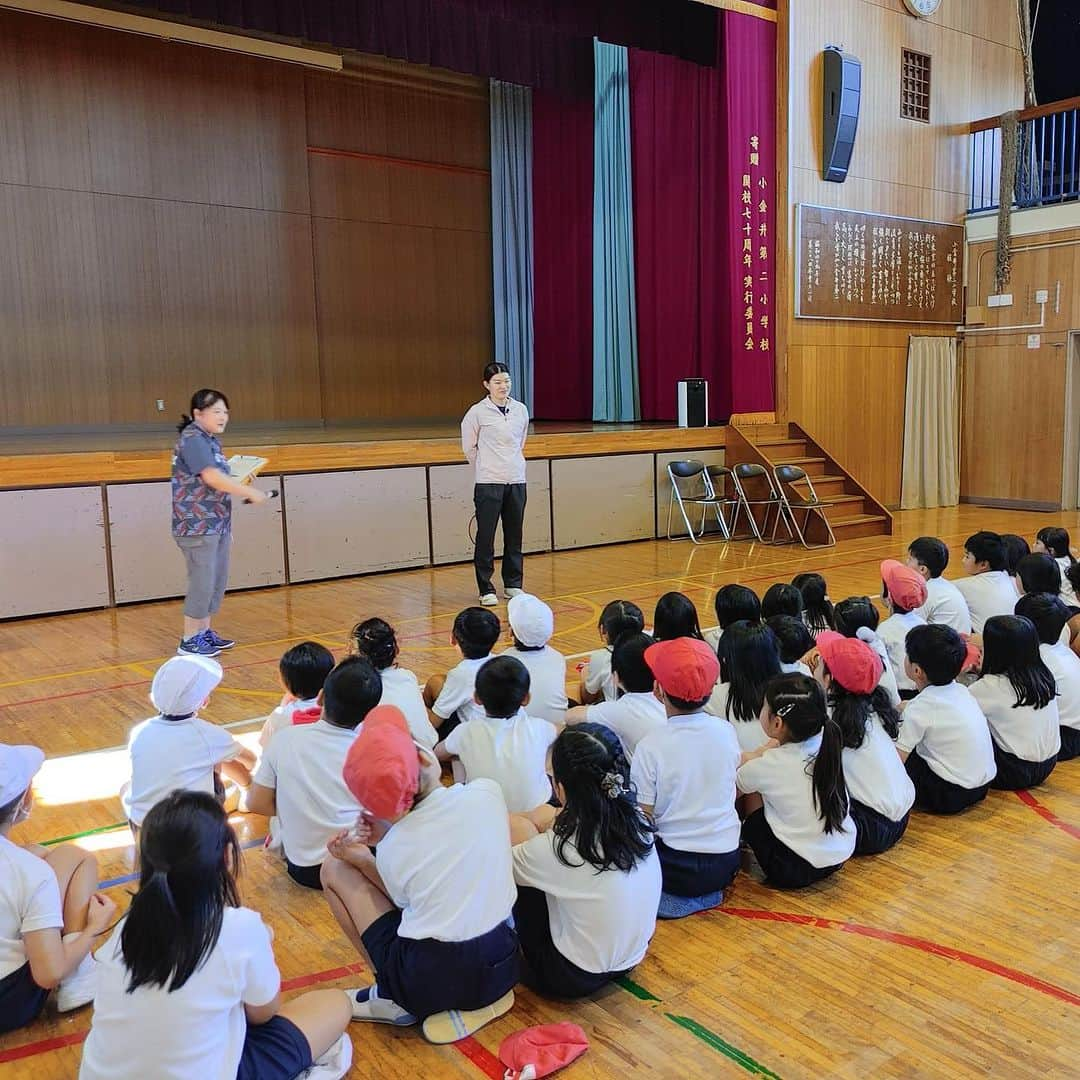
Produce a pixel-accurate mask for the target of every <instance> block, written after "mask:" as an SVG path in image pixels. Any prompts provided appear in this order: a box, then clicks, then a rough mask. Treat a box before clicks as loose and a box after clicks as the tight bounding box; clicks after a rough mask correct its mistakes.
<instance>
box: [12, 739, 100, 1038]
mask: <svg viewBox="0 0 1080 1080" xmlns="http://www.w3.org/2000/svg"><path fill="white" fill-rule="evenodd" d="M44 760H45V755H44V754H43V753H42V752H41V751H40V750H39V749H38V748H37V747H36V746H8V745H6V744H3V743H0V1034H3V1033H5V1032H8V1031H15V1030H16V1029H18V1028H22V1027H26V1025H27V1024H30V1023H32V1022H33V1021H34V1020H36V1019H37V1018H38V1016H40V1015H41V1011H42V1009H44V1008H45V1000H46V999H47V998H48V996H49V991H50V990H52V989H53V987H57V992H56V1009H57V1011H58V1012H62V1013H63V1012H70V1011H71V1010H72V1009H77V1008H79V1007H80V1006H81V1005H86V1004H88V1003H89V1002H91V1001H93V1000H94V991H95V989H96V987H97V971H96V967H97V965H96V963H95V961H94V956H93V954H92V953H91V952H90V949H91V947H92V946H93V944H94V939H95V937H96V936H97V935H98V934H100V933H102V932H103V931H104V930H105V929H106V928H107V927H108V926H109V923H110V922H111V921H112V918H113V915H114V914H115V913H116V905H115V904H114V903H113V902H112V901H111V900H110V899H109V898H108V897H106V896H102V895H101V894H99V893H97V892H96V891H95V890H96V889H97V885H98V867H97V860H96V859H95V858H94V856H93V855H92V854H90V853H89V852H86V851H83V850H81V849H80V848H77V847H75V846H74V845H73V844H58V845H57V846H56V847H51V848H48V849H46V848H41V847H36V846H35V847H19V846H18V845H17V844H13V843H12V842H11V840H10V838H9V837H10V833H11V830H12V829H13V828H14V827H15V826H16V825H18V824H20V823H22V822H24V821H25V820H26V819H27V818H28V817H29V816H30V811H31V809H32V807H33V804H34V796H33V793H32V792H31V790H30V785H31V782H32V781H33V779H34V776H35V775H36V774H37V771H38V770H39V769H40V768H41V765H42V762H44Z"/></svg>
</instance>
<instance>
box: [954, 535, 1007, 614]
mask: <svg viewBox="0 0 1080 1080" xmlns="http://www.w3.org/2000/svg"><path fill="white" fill-rule="evenodd" d="M961 565H962V566H963V568H964V573H965V574H967V575H968V576H967V577H963V578H959V579H958V580H957V581H956V587H957V589H959V590H960V593H961V595H962V596H963V597H964V600H965V601H966V602H967V606H968V611H969V612H970V613H971V629H972V631H973V632H974V633H976V634H981V633H982V628H983V624H984V623H985V622H986V620H987V619H989V618H990V617H991V616H992V615H1011V614H1012V613H1013V608H1014V607H1015V606H1016V595H1017V593H1016V586H1015V585H1014V584H1013V579H1012V578H1011V577H1009V572H1008V570H1007V569H1006V556H1005V544H1004V542H1003V541H1002V539H1001V536H1000V535H999V534H998V533H994V532H977V533H973V534H972V535H971V536H969V537H968V538H967V540H965V541H964V560H963V562H962V564H961Z"/></svg>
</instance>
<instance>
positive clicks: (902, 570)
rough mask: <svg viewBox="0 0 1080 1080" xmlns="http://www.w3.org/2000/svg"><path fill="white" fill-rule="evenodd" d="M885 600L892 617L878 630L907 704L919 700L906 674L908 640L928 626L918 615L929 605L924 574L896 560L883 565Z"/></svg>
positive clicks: (885, 562)
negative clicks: (912, 699)
mask: <svg viewBox="0 0 1080 1080" xmlns="http://www.w3.org/2000/svg"><path fill="white" fill-rule="evenodd" d="M881 599H882V600H884V601H885V606H886V607H887V608H888V609H889V612H890V614H889V617H888V618H887V619H886V620H885V621H884V622H883V623H882V624H881V625H880V626H879V627H878V630H877V632H878V637H879V638H881V640H882V641H883V642H884V643H885V651H886V652H887V653H888V657H889V666H890V667H891V668H892V672H893V675H894V676H895V677H896V686H897V689H898V690H899V691H900V697H901V698H902V699H904V700H905V701H906V700H907V699H909V698H913V697H914V696H915V692H916V691H915V684H914V683H913V682H912V681H911V679H909V678H908V677H907V675H906V673H905V672H904V660H905V658H906V655H907V654H906V652H905V651H904V640H905V639H906V638H907V636H908V633H909V631H911V630H913V629H914V628H915V627H916V626H925V625H926V622H925V621H924V620H923V617H922V616H921V615H920V614H919V613H918V611H919V608H921V607H922V606H923V604H925V603H926V582H925V581H924V580H923V577H922V575H921V574H919V573H918V572H917V571H915V570H912V569H911V567H909V566H904V565H903V563H898V562H896V561H895V560H894V559H886V560H885V561H884V562H883V563H882V564H881Z"/></svg>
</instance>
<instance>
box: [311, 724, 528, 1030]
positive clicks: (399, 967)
mask: <svg viewBox="0 0 1080 1080" xmlns="http://www.w3.org/2000/svg"><path fill="white" fill-rule="evenodd" d="M345 783H346V784H347V785H348V787H349V790H350V791H351V792H352V793H353V796H354V797H355V798H356V800H357V802H359V803H360V805H361V806H362V807H363V811H362V814H361V816H360V817H359V818H358V819H357V822H356V825H355V826H354V827H353V829H352V830H350V831H348V832H342V833H340V834H339V835H338V837H337V838H335V839H334V840H333V841H331V844H330V854H331V858H329V859H327V860H326V862H325V863H324V864H323V872H322V877H323V888H324V891H325V894H326V899H327V901H328V902H329V904H330V910H331V912H332V913H333V915H334V918H336V919H337V921H338V923H339V924H340V926H341V928H342V930H343V931H344V932H345V935H346V936H347V937H348V939H349V941H351V942H352V944H353V946H354V947H355V948H356V950H357V951H358V952H359V953H360V954H361V956H363V958H364V959H365V960H366V961H367V964H368V967H369V968H370V970H371V972H372V973H373V975H374V976H375V980H376V981H375V982H374V983H373V984H372V985H371V986H368V987H366V988H365V989H362V990H350V991H348V994H349V996H350V998H351V999H352V1003H353V1005H352V1008H353V1019H355V1020H368V1021H374V1022H377V1023H383V1024H395V1025H399V1026H401V1025H409V1024H415V1023H416V1022H417V1021H418V1020H423V1021H425V1023H424V1034H425V1036H427V1037H428V1038H429V1039H431V1040H433V1041H439V1042H453V1041H455V1040H456V1039H460V1038H464V1036H465V1035H469V1034H472V1033H473V1032H474V1031H476V1030H477V1029H478V1028H480V1027H482V1026H483V1025H484V1024H485V1023H487V1022H488V1021H489V1020H493V1019H495V1018H496V1017H497V1016H501V1015H502V1014H503V1013H505V1012H507V1011H508V1010H509V1009H511V1008H512V1007H513V1004H514V995H513V988H514V984H515V983H516V982H517V979H518V939H517V935H516V934H515V933H514V930H513V929H512V927H511V925H510V912H511V909H512V908H513V905H514V900H515V898H516V893H515V890H514V874H513V869H512V864H511V857H510V818H509V816H508V814H507V812H506V803H505V802H504V801H503V797H502V791H501V790H500V788H499V785H498V784H496V783H495V782H494V781H493V780H474V781H473V782H472V783H470V784H455V785H454V786H453V787H443V785H442V783H441V782H440V777H439V768H438V764H437V762H435V760H434V756H433V755H432V754H431V753H430V751H427V750H424V749H422V748H418V747H417V746H416V744H415V743H414V742H413V741H412V739H410V738H409V730H408V728H407V727H406V726H405V720H404V718H403V717H402V715H401V713H400V711H399V710H397V709H395V708H393V707H392V706H386V705H384V706H381V707H380V708H378V709H374V710H373V711H372V713H371V715H370V716H369V717H368V718H367V720H366V721H365V722H364V726H363V727H362V728H361V729H360V734H359V735H358V736H357V738H356V741H355V742H354V743H353V745H352V748H351V749H350V751H349V756H348V758H347V759H346V761H345ZM369 845H377V847H376V851H375V853H372V851H371V848H370V847H369ZM447 1011H451V1016H450V1019H452V1020H453V1021H454V1022H455V1023H456V1029H452V1030H451V1031H450V1032H449V1033H447V1032H446V1030H445V1029H446V1027H447V1025H446V1024H445V1022H444V1021H445V1020H446V1019H447V1018H446V1017H445V1016H442V1015H440V1014H443V1013H446V1012H447Z"/></svg>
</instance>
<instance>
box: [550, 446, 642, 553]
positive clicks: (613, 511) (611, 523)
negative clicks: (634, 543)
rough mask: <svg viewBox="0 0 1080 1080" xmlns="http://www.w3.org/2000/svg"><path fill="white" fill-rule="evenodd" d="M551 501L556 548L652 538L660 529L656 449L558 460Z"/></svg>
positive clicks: (552, 467) (552, 471) (552, 466)
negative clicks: (657, 522) (654, 453)
mask: <svg viewBox="0 0 1080 1080" xmlns="http://www.w3.org/2000/svg"><path fill="white" fill-rule="evenodd" d="M551 502H552V507H553V514H554V520H553V525H554V534H555V548H556V550H564V549H566V548H579V547H591V546H592V545H594V544H618V543H620V542H622V541H625V540H649V539H652V537H653V536H655V535H656V474H655V464H654V455H653V454H611V455H608V456H605V457H584V458H565V459H561V460H557V461H553V462H552V463H551Z"/></svg>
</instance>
